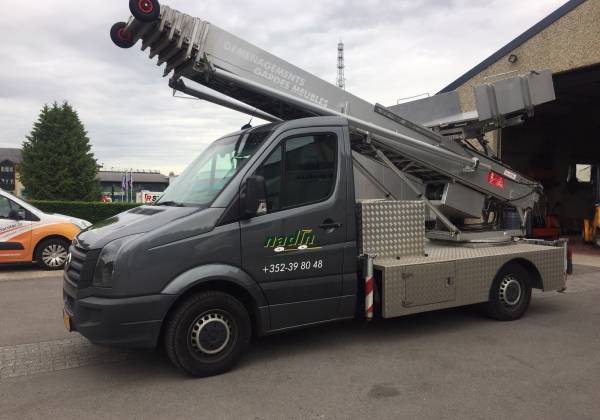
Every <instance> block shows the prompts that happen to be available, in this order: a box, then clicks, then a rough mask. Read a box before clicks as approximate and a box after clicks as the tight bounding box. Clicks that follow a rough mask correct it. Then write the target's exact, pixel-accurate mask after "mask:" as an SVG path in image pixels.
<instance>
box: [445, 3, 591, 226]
mask: <svg viewBox="0 0 600 420" xmlns="http://www.w3.org/2000/svg"><path fill="white" fill-rule="evenodd" d="M543 69H550V70H551V71H552V72H553V74H554V76H553V80H554V87H555V91H556V96H557V99H556V101H553V102H550V103H547V104H543V105H541V106H539V107H537V108H536V109H535V116H534V118H533V119H531V120H528V121H527V122H526V123H525V124H523V125H519V126H514V127H508V128H503V129H501V130H498V131H497V132H495V133H494V135H493V136H492V139H491V140H492V141H491V144H492V148H493V149H494V151H495V152H496V153H497V154H498V156H499V157H501V159H502V160H504V161H505V162H507V163H508V164H509V165H511V166H513V167H514V168H515V169H517V170H519V171H520V172H522V173H524V174H527V175H529V176H531V177H532V178H535V179H537V180H539V181H541V182H542V184H543V186H544V189H545V192H546V194H545V199H544V201H543V202H541V203H540V206H539V208H538V209H537V210H536V212H537V214H538V217H539V216H544V215H550V214H553V215H556V216H557V217H558V219H559V220H560V224H561V231H562V233H563V234H575V233H579V232H580V231H581V226H582V220H583V218H584V217H589V216H590V215H591V214H592V213H593V208H594V204H595V203H594V193H593V189H594V188H595V187H596V186H595V185H594V184H593V183H592V182H590V181H591V180H592V178H591V177H590V173H591V172H590V167H591V165H597V164H600V0H571V1H569V2H567V3H566V4H564V5H563V6H562V7H560V8H559V9H558V10H556V11H555V12H553V13H552V14H550V15H549V16H547V17H546V18H545V19H543V20H542V21H540V22H539V23H537V24H536V25H534V26H533V27H532V28H530V29H529V30H527V31H526V32H524V33H523V34H521V35H520V36H518V37H517V38H516V39H514V40H513V41H511V42H510V43H508V44H507V45H505V46H504V47H502V48H501V49H499V50H498V51H497V52H496V53H494V54H492V55H491V56H490V57H488V58H486V59H485V60H483V61H482V62H481V63H480V64H478V65H477V66H475V67H474V68H472V69H471V70H469V71H467V72H466V73H465V74H464V75H462V76H460V77H459V78H458V79H456V80H455V81H453V82H452V83H450V84H449V85H448V86H446V87H445V88H444V89H443V90H442V91H441V92H440V93H447V92H451V91H456V92H458V96H459V98H460V108H461V110H462V112H469V111H473V110H475V98H474V95H473V88H474V87H475V86H477V85H481V84H484V83H488V82H489V81H493V80H498V79H499V78H503V77H509V76H514V75H518V74H525V73H528V72H530V71H532V70H543Z"/></svg>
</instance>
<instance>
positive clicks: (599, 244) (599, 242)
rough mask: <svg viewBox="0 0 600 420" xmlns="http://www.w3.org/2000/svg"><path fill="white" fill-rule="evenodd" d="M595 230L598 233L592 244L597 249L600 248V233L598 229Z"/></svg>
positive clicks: (595, 234)
mask: <svg viewBox="0 0 600 420" xmlns="http://www.w3.org/2000/svg"><path fill="white" fill-rule="evenodd" d="M595 230H596V232H595V233H594V238H593V239H592V242H593V243H594V245H595V246H596V247H597V248H600V231H599V230H598V229H595Z"/></svg>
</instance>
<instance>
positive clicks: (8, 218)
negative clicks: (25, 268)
mask: <svg viewBox="0 0 600 420" xmlns="http://www.w3.org/2000/svg"><path fill="white" fill-rule="evenodd" d="M27 213H28V212H27V211H26V210H25V209H24V208H23V207H21V206H20V205H19V204H17V203H15V202H14V201H12V200H10V199H9V198H7V197H5V196H3V195H0V263H10V262H22V261H31V224H32V222H31V221H29V220H27Z"/></svg>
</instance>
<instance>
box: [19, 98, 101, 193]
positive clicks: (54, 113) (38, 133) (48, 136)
mask: <svg viewBox="0 0 600 420" xmlns="http://www.w3.org/2000/svg"><path fill="white" fill-rule="evenodd" d="M91 149H92V147H91V145H90V140H89V139H88V137H87V132H86V131H85V128H84V126H83V124H82V123H81V121H80V120H79V116H78V115H77V112H76V111H75V110H74V109H73V107H72V106H71V105H70V104H69V103H68V102H64V103H63V104H62V105H58V104H57V103H56V102H55V103H54V104H53V105H52V106H48V105H44V108H42V111H41V113H40V116H39V118H38V120H37V122H36V123H35V124H34V125H33V129H32V130H31V134H30V135H29V136H27V140H25V141H24V142H23V157H22V160H21V169H20V172H21V182H22V183H23V185H24V186H25V188H26V189H27V194H28V196H29V197H30V198H32V199H35V200H68V201H95V200H97V199H98V198H99V197H100V184H99V182H98V180H97V179H96V172H97V167H96V159H95V158H94V154H93V153H92V152H91Z"/></svg>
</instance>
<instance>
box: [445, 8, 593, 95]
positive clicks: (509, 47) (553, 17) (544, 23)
mask: <svg viewBox="0 0 600 420" xmlns="http://www.w3.org/2000/svg"><path fill="white" fill-rule="evenodd" d="M585 1H586V0H569V1H568V2H566V3H565V4H563V5H562V6H561V7H559V8H558V9H556V10H555V11H554V12H552V13H550V14H549V15H548V16H546V17H545V18H544V19H542V20H540V21H539V22H538V23H536V24H535V25H533V26H532V27H531V28H529V29H527V30H526V31H525V32H523V33H522V34H521V35H519V36H518V37H516V38H515V39H513V40H512V41H510V42H509V43H508V44H506V45H505V46H504V47H502V48H500V49H499V50H498V51H496V52H495V53H493V54H492V55H490V56H489V57H488V58H486V59H485V60H483V61H482V62H481V63H479V64H477V65H476V66H475V67H473V68H472V69H471V70H469V71H468V72H466V73H465V74H463V75H462V76H460V77H459V78H458V79H456V80H455V81H454V82H452V83H450V84H449V85H448V86H446V87H445V88H443V89H442V90H440V91H439V92H438V93H445V92H450V91H453V90H456V89H458V88H459V87H460V86H462V85H463V84H464V83H466V82H467V81H469V80H470V79H472V78H473V77H475V76H477V75H478V74H479V73H480V72H482V71H483V70H485V69H486V68H488V67H489V66H491V65H492V64H494V63H495V62H496V61H498V60H500V59H501V58H502V57H504V56H505V55H507V54H508V53H510V52H511V51H513V50H514V49H515V48H517V47H519V46H520V45H522V44H524V43H525V42H526V41H528V40H529V39H531V38H533V37H534V36H536V35H537V34H539V33H540V32H542V31H543V30H544V29H546V28H547V27H548V26H550V25H552V24H553V23H554V22H556V21H557V20H559V19H560V18H562V17H563V16H565V15H566V14H567V13H569V12H571V11H572V10H573V9H575V8H577V6H579V5H580V4H582V3H584V2H585Z"/></svg>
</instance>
